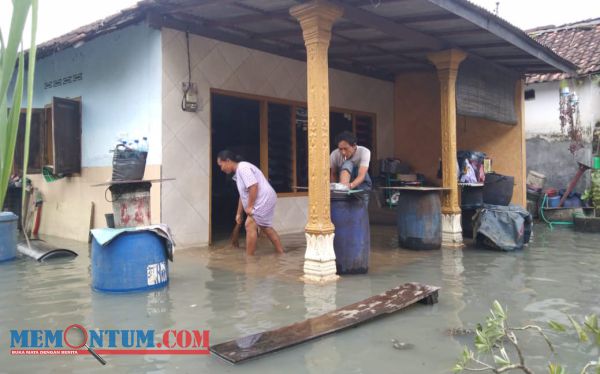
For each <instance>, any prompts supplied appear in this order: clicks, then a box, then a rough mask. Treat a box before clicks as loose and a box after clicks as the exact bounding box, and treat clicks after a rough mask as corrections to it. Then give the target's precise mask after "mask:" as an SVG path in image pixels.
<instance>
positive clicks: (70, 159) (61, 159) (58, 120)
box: [52, 97, 81, 175]
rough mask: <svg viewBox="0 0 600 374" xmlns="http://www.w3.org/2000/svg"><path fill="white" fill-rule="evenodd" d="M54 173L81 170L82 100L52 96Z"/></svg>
mask: <svg viewBox="0 0 600 374" xmlns="http://www.w3.org/2000/svg"><path fill="white" fill-rule="evenodd" d="M52 138H53V139H54V174H57V175H59V174H63V175H68V174H75V173H80V172H81V102H80V101H79V100H72V99H64V98H60V97H54V98H52Z"/></svg>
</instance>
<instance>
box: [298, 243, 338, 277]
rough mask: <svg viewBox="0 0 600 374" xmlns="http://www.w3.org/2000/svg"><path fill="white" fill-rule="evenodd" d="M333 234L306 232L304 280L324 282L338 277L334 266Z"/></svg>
mask: <svg viewBox="0 0 600 374" xmlns="http://www.w3.org/2000/svg"><path fill="white" fill-rule="evenodd" d="M334 235H335V234H333V233H332V234H322V235H320V234H310V233H306V254H305V255H304V277H302V279H303V280H304V281H306V282H311V283H313V282H317V283H324V282H330V281H335V280H336V279H338V276H337V275H336V268H335V252H334V251H333V237H334Z"/></svg>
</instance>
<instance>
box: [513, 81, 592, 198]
mask: <svg viewBox="0 0 600 374" xmlns="http://www.w3.org/2000/svg"><path fill="white" fill-rule="evenodd" d="M569 85H570V90H571V92H573V91H575V92H576V93H577V96H578V97H579V111H580V121H581V125H582V127H583V130H584V146H585V147H584V149H582V150H580V151H578V152H577V153H576V154H575V155H573V154H571V152H569V145H570V143H571V142H570V141H569V140H568V139H567V138H566V137H565V136H564V135H563V134H561V131H560V120H559V89H560V82H559V81H555V82H544V83H533V84H529V85H527V86H526V87H525V89H526V90H530V89H533V90H535V99H533V100H527V101H525V131H526V137H527V170H535V171H537V172H540V173H542V174H544V175H545V176H546V185H547V186H549V187H555V188H565V187H566V186H567V185H568V184H569V181H570V180H571V178H573V175H574V174H575V172H576V170H577V161H581V162H583V163H585V164H588V165H590V164H591V157H592V131H593V129H594V126H595V124H596V123H598V122H600V105H598V104H599V103H600V86H599V85H598V83H597V82H594V81H593V79H592V78H591V77H585V78H582V79H581V80H578V81H574V80H573V81H570V82H569ZM589 177H590V176H589V173H586V174H584V175H583V177H582V178H581V180H580V181H579V183H578V184H577V188H576V191H578V192H583V190H584V189H585V188H586V186H589Z"/></svg>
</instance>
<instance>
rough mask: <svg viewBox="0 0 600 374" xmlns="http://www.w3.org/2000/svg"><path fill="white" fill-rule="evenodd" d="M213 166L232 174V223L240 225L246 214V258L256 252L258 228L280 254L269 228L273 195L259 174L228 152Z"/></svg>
mask: <svg viewBox="0 0 600 374" xmlns="http://www.w3.org/2000/svg"><path fill="white" fill-rule="evenodd" d="M217 164H218V165H219V167H220V168H221V171H223V172H224V173H226V174H231V173H235V175H234V177H233V179H234V180H235V183H236V185H237V189H238V192H239V193H240V200H239V202H238V208H237V213H236V215H235V222H236V223H237V224H238V225H241V223H242V212H246V215H247V217H246V223H245V227H246V254H248V255H250V256H252V255H254V251H256V240H257V238H258V234H257V231H258V228H259V227H260V229H261V230H262V231H263V232H264V233H265V235H267V237H268V238H269V240H270V241H271V243H273V245H274V246H275V250H276V251H277V252H278V253H283V247H282V246H281V241H280V240H279V235H278V234H277V231H275V229H274V228H273V227H272V226H273V214H274V213H275V204H276V203H277V194H276V193H275V190H273V187H271V185H270V184H269V182H268V181H267V179H266V178H265V176H264V175H263V173H262V172H261V171H260V169H258V168H257V167H256V166H254V165H252V164H251V163H249V162H244V161H241V157H239V156H237V155H236V154H234V153H233V152H231V151H228V150H224V151H221V152H219V154H218V155H217Z"/></svg>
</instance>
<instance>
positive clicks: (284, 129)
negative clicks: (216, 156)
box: [212, 90, 376, 194]
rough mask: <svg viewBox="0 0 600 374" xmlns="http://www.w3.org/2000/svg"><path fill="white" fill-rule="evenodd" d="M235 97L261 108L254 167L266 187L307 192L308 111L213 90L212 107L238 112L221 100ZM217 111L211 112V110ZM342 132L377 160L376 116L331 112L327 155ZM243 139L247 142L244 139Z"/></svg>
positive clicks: (294, 104)
mask: <svg viewBox="0 0 600 374" xmlns="http://www.w3.org/2000/svg"><path fill="white" fill-rule="evenodd" d="M236 96H238V97H243V98H244V100H246V101H254V102H255V103H256V104H255V105H256V106H257V107H260V108H261V109H260V115H259V118H258V122H260V130H259V132H260V134H259V137H258V138H260V142H259V144H256V146H257V147H260V162H258V163H256V165H257V166H259V165H260V168H261V170H262V172H263V173H264V174H265V176H266V177H267V179H268V180H269V183H271V185H272V186H273V188H274V189H275V191H276V192H277V193H279V194H286V193H302V192H306V190H305V188H306V187H308V111H307V109H306V104H305V103H299V102H292V101H286V100H280V99H271V98H264V97H257V96H253V95H246V94H237V93H230V92H225V91H221V90H213V99H212V102H213V106H219V105H223V103H225V102H226V103H228V105H229V106H230V107H229V108H227V110H225V108H221V109H219V110H225V112H233V113H235V112H238V111H239V110H238V109H239V108H236V107H235V105H234V104H235V100H227V101H225V100H224V99H225V98H232V97H233V98H235V97H236ZM216 109H217V108H213V110H216ZM238 122H239V121H238ZM218 126H221V127H223V126H225V127H226V126H227V125H225V124H224V122H222V121H220V122H219V125H218ZM254 126H256V124H255V125H254ZM257 127H258V126H257ZM239 131H241V130H239ZM342 131H351V132H354V133H355V134H356V137H357V139H358V144H359V145H362V146H365V147H367V148H369V149H370V150H371V152H372V156H371V159H373V160H374V159H376V156H375V149H374V144H375V115H373V114H369V113H359V112H356V111H351V110H339V109H333V108H332V110H331V112H330V128H329V136H330V151H332V150H333V149H335V148H336V147H337V145H336V144H334V143H335V141H334V139H335V136H336V135H337V134H339V133H340V132H342ZM215 132H217V133H218V132H220V129H216V128H213V136H214V135H215ZM224 135H225V134H224ZM231 136H232V135H231V134H229V135H228V141H232V138H231ZM246 139H248V138H247V137H246ZM255 141H256V140H255ZM215 142H216V143H219V142H218V141H215V140H214V138H213V143H215ZM213 145H214V144H213ZM219 145H221V146H223V147H229V148H231V146H232V145H233V144H224V143H223V144H221V143H219ZM219 150H220V148H219ZM249 161H250V160H249Z"/></svg>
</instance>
